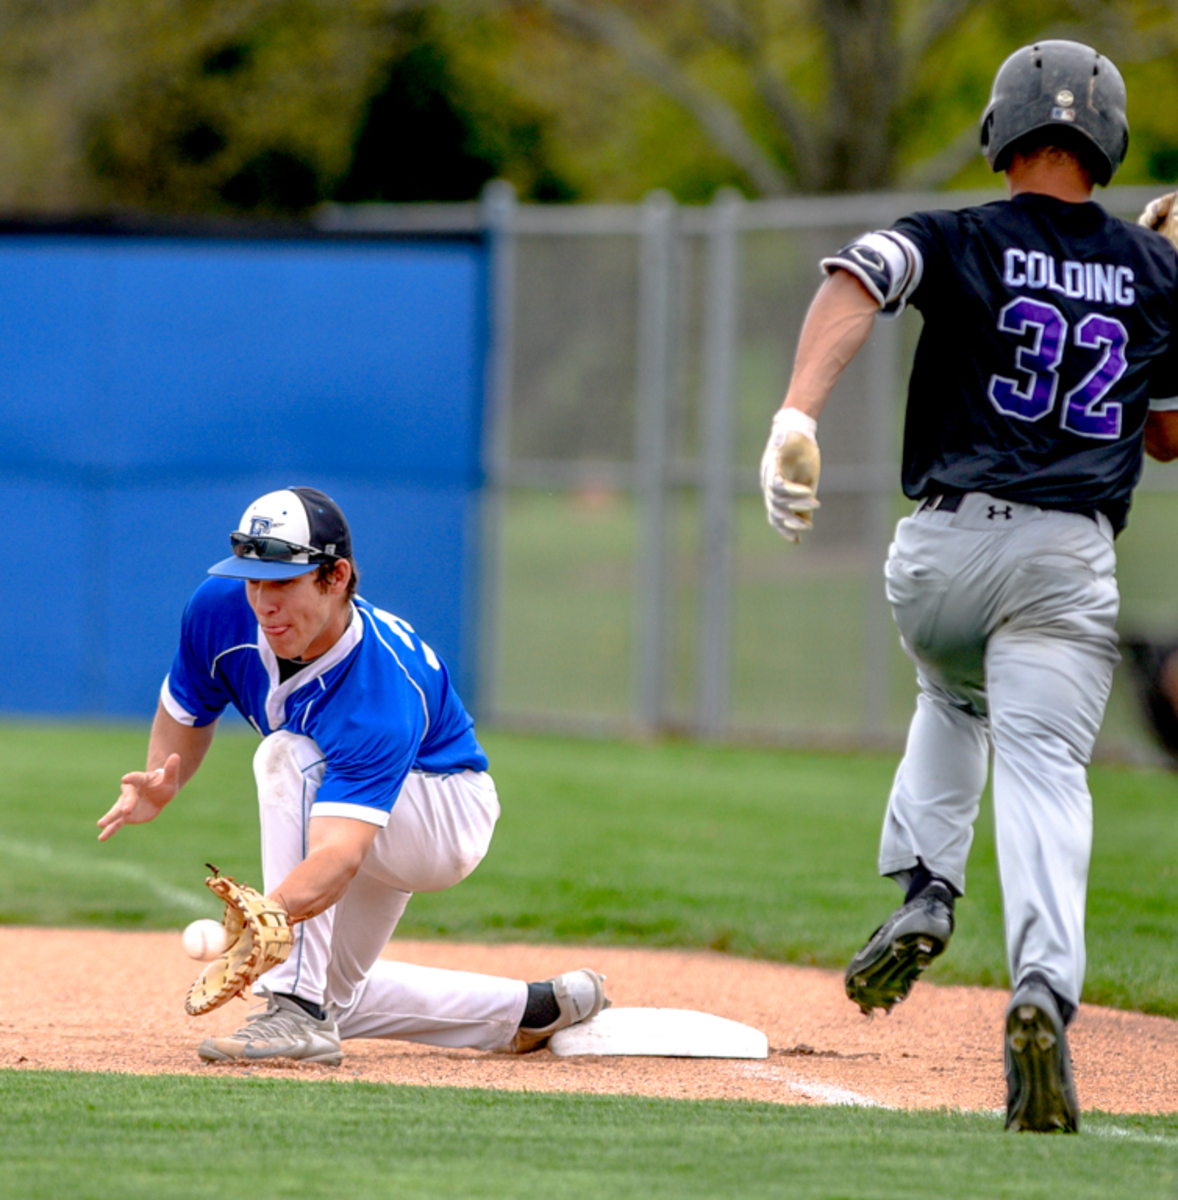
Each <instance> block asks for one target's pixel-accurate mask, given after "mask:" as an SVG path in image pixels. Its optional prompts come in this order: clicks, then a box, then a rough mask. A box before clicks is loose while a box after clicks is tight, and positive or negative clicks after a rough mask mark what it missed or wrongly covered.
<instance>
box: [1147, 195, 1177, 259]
mask: <svg viewBox="0 0 1178 1200" xmlns="http://www.w3.org/2000/svg"><path fill="white" fill-rule="evenodd" d="M1174 196H1175V193H1174V192H1167V193H1166V194H1165V195H1164V196H1158V197H1157V198H1156V199H1153V200H1151V201H1150V202H1149V203H1148V204H1147V205H1146V206H1145V209H1144V211H1143V212H1142V214H1141V216H1139V217H1138V218H1137V224H1138V225H1144V226H1145V227H1146V229H1154V230H1156V231H1157V232H1158V233H1160V234H1161V235H1162V237H1165V238H1169V239H1170V241H1171V242H1173V243H1174V245H1175V246H1178V204H1175V203H1174Z"/></svg>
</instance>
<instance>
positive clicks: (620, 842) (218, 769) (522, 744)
mask: <svg viewBox="0 0 1178 1200" xmlns="http://www.w3.org/2000/svg"><path fill="white" fill-rule="evenodd" d="M484 741H485V743H486V745H487V748H488V751H489V753H490V756H491V763H492V771H493V773H494V775H495V778H496V781H497V783H498V786H499V790H500V796H501V799H502V802H503V809H504V813H503V817H502V820H501V822H500V825H499V829H498V831H497V833H496V837H495V841H494V843H493V845H492V849H491V853H490V854H489V856H488V858H487V860H486V861H485V862H484V863H483V864H482V866H480V868H479V869H478V870H477V871H476V872H475V874H474V875H473V876H472V877H471V878H470V879H468V880H467V881H465V882H464V883H463V884H462V885H461V886H460V887H458V888H455V889H452V890H451V891H449V892H443V893H438V894H435V895H422V896H418V897H415V899H414V901H413V903H412V904H411V905H410V907H409V910H408V913H407V914H406V917H405V919H404V921H403V922H402V925H401V929H400V932H401V933H402V934H403V935H405V936H422V937H446V938H462V939H476V940H483V941H487V940H533V941H563V942H567V943H596V944H601V945H616V944H622V945H625V944H633V945H647V946H650V945H655V946H688V947H712V948H715V949H720V950H726V951H729V952H732V953H736V954H742V955H749V956H756V957H762V958H767V959H773V960H779V961H790V962H801V963H813V964H818V965H822V966H827V967H842V966H843V965H844V964H845V962H846V960H847V958H848V957H849V955H850V954H851V953H853V952H854V950H856V949H857V948H858V946H859V945H860V944H861V943H862V941H863V940H864V938H865V937H866V935H867V934H868V933H870V932H871V930H872V929H874V928H875V926H876V925H877V924H878V923H879V921H880V920H882V918H883V917H884V916H885V915H886V914H887V913H888V912H889V911H890V910H891V908H892V906H893V905H894V903H895V902H896V900H897V897H898V893H897V891H896V889H895V887H894V885H892V884H891V883H890V882H888V881H886V880H881V879H879V878H878V876H877V875H876V871H875V853H876V842H877V837H878V830H879V824H880V820H881V817H882V814H883V806H884V802H885V798H886V795H887V790H888V785H889V782H890V778H891V774H892V771H893V769H894V766H895V759H894V758H893V757H892V756H888V755H839V754H817V753H803V752H794V751H780V750H764V749H742V748H736V747H718V746H711V747H709V746H703V745H699V744H696V743H687V742H657V743H651V744H635V743H624V742H608V741H588V740H577V739H570V738H552V737H525V736H521V735H509V734H504V733H492V734H488V735H486V736H485V737H484ZM145 745H146V729H145V728H138V727H117V726H110V727H94V726H69V725H58V726H53V725H29V724H7V725H0V754H2V755H3V760H4V762H5V764H6V771H5V772H4V775H3V777H2V778H0V863H2V865H3V869H2V870H0V921H2V922H5V923H34V924H65V925H98V926H107V927H114V928H131V929H149V928H178V927H180V926H182V925H184V924H185V923H187V922H188V921H189V920H191V919H192V918H193V917H194V916H196V915H202V914H203V915H210V916H212V915H216V913H217V911H218V905H217V904H216V902H215V901H214V900H213V898H212V896H211V895H210V894H209V893H208V892H207V891H206V890H205V889H204V887H203V885H202V881H203V878H204V875H205V874H206V872H205V870H204V866H203V864H204V863H205V862H206V861H211V862H214V863H216V864H217V865H218V866H219V867H220V868H221V869H222V870H223V871H227V872H229V873H232V874H236V875H237V876H238V877H240V878H245V879H247V880H254V881H257V880H258V877H259V867H258V846H257V817H256V812H255V803H256V802H255V798H254V788H253V778H252V771H251V768H250V759H251V756H252V753H253V749H254V747H255V745H256V739H255V738H254V737H253V736H252V735H250V734H247V733H236V732H226V733H224V734H222V735H221V736H220V737H218V739H217V741H216V742H215V744H214V747H213V750H212V752H211V754H210V756H209V759H208V760H207V762H206V764H205V766H204V767H203V768H202V770H201V771H200V772H199V773H198V775H197V776H196V778H195V779H194V780H193V782H192V783H191V784H190V785H189V787H188V788H187V789H186V790H185V792H184V793H182V794H181V796H180V797H179V798H178V799H177V800H176V801H175V802H174V804H173V805H172V806H170V807H169V808H168V809H167V810H166V811H165V813H164V815H163V816H161V817H160V819H159V820H158V821H156V822H155V823H153V824H151V825H147V826H142V827H137V828H129V829H125V830H123V831H122V832H121V833H120V834H118V836H117V837H115V838H114V839H113V840H112V841H111V842H109V843H105V844H99V843H98V842H97V841H96V840H95V839H96V836H97V828H96V826H95V821H96V820H97V818H98V816H99V815H100V814H101V813H103V812H105V810H106V808H107V807H108V806H109V804H110V803H111V802H112V800H113V798H114V796H115V794H116V790H117V781H118V778H119V776H120V775H121V774H122V773H123V771H125V770H128V769H132V768H134V767H136V766H138V765H139V764H141V762H142V758H143V752H144V747H145ZM1092 783H1093V791H1094V794H1095V797H1096V812H1097V828H1096V844H1095V853H1094V859H1093V867H1092V875H1091V884H1090V887H1091V900H1090V905H1089V972H1088V983H1087V987H1086V991H1085V998H1086V999H1087V1000H1090V1001H1092V1002H1097V1003H1107V1004H1116V1005H1120V1006H1123V1007H1130V1008H1136V1009H1142V1010H1145V1011H1149V1012H1157V1013H1165V1014H1169V1015H1178V955H1175V954H1174V953H1173V941H1174V931H1175V923H1176V922H1178V821H1175V820H1174V807H1175V803H1176V802H1178V779H1176V778H1175V777H1173V776H1171V775H1169V774H1167V773H1165V772H1160V771H1153V770H1145V769H1130V768H1115V767H1100V768H1096V769H1095V770H1094V771H1093V773H1092ZM929 977H930V978H931V979H933V980H935V981H940V982H964V983H979V984H994V985H1003V984H1004V983H1005V981H1006V980H1005V960H1004V952H1003V946H1002V928H1001V903H1000V897H999V892H998V885H997V878H996V868H995V861H994V850H993V838H992V831H991V825H990V815H989V809H988V807H986V808H984V810H983V814H982V817H981V818H980V820H979V822H978V826H977V840H976V842H975V847H974V851H973V855H972V859H971V864H970V879H969V893H968V895H967V896H966V898H965V899H964V900H963V901H962V902H961V904H960V906H959V922H958V932H957V934H956V935H955V937H954V940H953V946H952V948H951V950H950V952H949V953H948V954H947V955H945V956H944V957H943V958H942V959H940V960H938V961H937V963H936V964H934V967H933V968H932V971H931V972H930V976H929Z"/></svg>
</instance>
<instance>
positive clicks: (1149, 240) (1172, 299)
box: [893, 193, 1178, 529]
mask: <svg viewBox="0 0 1178 1200" xmlns="http://www.w3.org/2000/svg"><path fill="white" fill-rule="evenodd" d="M893 231H894V233H895V234H898V235H899V236H900V237H901V238H903V239H905V240H906V242H907V244H908V245H909V246H912V247H914V248H915V251H916V259H917V260H918V261H917V262H916V269H915V270H914V272H913V278H912V286H911V290H910V292H909V295H908V297H907V298H908V299H909V300H910V302H911V304H912V305H913V306H914V307H915V308H918V309H919V310H920V312H921V313H922V315H923V317H924V330H923V332H922V333H921V337H920V342H919V345H918V348H917V352H916V360H915V363H914V365H913V370H912V377H911V382H910V386H909V392H908V412H907V418H906V421H905V430H904V456H903V485H904V492H905V494H906V495H908V496H909V497H911V498H912V499H920V498H921V497H924V496H929V495H932V494H935V493H938V492H968V491H980V492H989V493H991V494H992V495H995V496H1001V497H1003V498H1005V499H1009V500H1017V501H1022V502H1025V503H1028V504H1036V505H1039V506H1040V507H1044V508H1060V509H1066V510H1070V511H1078V512H1091V511H1095V510H1101V511H1103V512H1105V513H1106V514H1107V515H1108V516H1109V518H1110V519H1111V520H1112V522H1113V525H1114V527H1115V528H1117V529H1119V528H1121V527H1122V526H1123V525H1124V523H1125V517H1126V515H1127V513H1128V510H1129V500H1130V495H1131V492H1132V490H1133V487H1134V485H1135V484H1136V483H1137V480H1138V478H1139V476H1140V474H1141V466H1142V450H1143V430H1144V426H1145V419H1146V416H1147V415H1148V410H1149V399H1150V398H1151V397H1156V398H1163V397H1170V396H1173V395H1175V394H1176V393H1178V345H1176V338H1175V321H1176V319H1178V313H1176V311H1175V306H1176V303H1178V256H1176V255H1175V252H1174V249H1173V247H1172V246H1171V245H1170V244H1169V242H1167V241H1166V240H1165V239H1164V238H1162V237H1159V236H1158V235H1157V234H1155V233H1152V232H1150V231H1149V230H1146V229H1142V228H1139V227H1138V226H1136V225H1130V224H1128V223H1127V222H1125V221H1121V220H1119V219H1117V218H1115V217H1112V216H1110V215H1109V214H1108V213H1106V212H1105V211H1104V210H1103V209H1102V208H1101V207H1100V206H1099V205H1097V204H1094V203H1086V204H1068V203H1065V202H1064V201H1061V200H1057V199H1054V198H1053V197H1050V196H1044V195H1037V194H1029V193H1024V194H1021V195H1019V196H1016V197H1015V198H1014V199H1012V200H1006V201H1000V202H997V203H994V204H986V205H982V206H980V207H977V208H967V209H962V210H960V211H957V212H925V213H917V214H915V215H913V216H911V217H906V218H905V219H903V220H901V221H899V222H897V224H896V225H895V226H894V227H893Z"/></svg>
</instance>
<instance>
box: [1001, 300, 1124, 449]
mask: <svg viewBox="0 0 1178 1200" xmlns="http://www.w3.org/2000/svg"><path fill="white" fill-rule="evenodd" d="M998 328H999V329H1000V330H1002V332H1003V333H1009V334H1012V335H1014V336H1015V337H1019V338H1028V339H1029V340H1028V342H1027V344H1026V345H1022V346H1019V347H1018V348H1017V349H1016V351H1015V355H1014V366H1015V370H1016V371H1018V372H1019V373H1020V374H1021V376H1022V378H1021V379H1008V378H1006V376H1004V375H992V376H991V377H990V385H989V388H988V389H987V394H988V395H989V397H990V402H991V403H992V404H993V405H994V407H995V408H996V409H997V410H998V411H999V412H1000V413H1003V414H1004V415H1005V416H1008V417H1014V418H1016V419H1017V420H1020V421H1040V420H1042V419H1043V418H1044V417H1045V416H1047V415H1048V414H1049V413H1050V412H1051V411H1052V410H1053V409H1054V408H1055V400H1056V393H1057V392H1058V390H1059V374H1058V372H1059V367H1060V364H1061V363H1062V362H1063V359H1064V355H1065V354H1066V353H1069V352H1071V353H1079V354H1084V355H1086V356H1088V357H1089V358H1090V359H1091V360H1092V361H1093V366H1092V369H1091V370H1090V371H1089V372H1088V374H1087V375H1085V376H1084V378H1083V379H1082V380H1081V381H1080V382H1079V383H1078V384H1076V386H1075V387H1074V388H1072V389H1071V391H1069V392H1068V393H1067V394H1066V395H1065V396H1064V398H1063V410H1062V412H1061V413H1060V422H1059V423H1060V427H1061V428H1062V429H1066V430H1068V431H1069V432H1070V433H1074V434H1078V435H1079V436H1080V437H1087V438H1104V439H1107V440H1112V439H1115V438H1118V437H1120V436H1121V404H1120V402H1119V401H1116V400H1109V399H1108V398H1107V397H1108V393H1109V391H1110V390H1111V389H1112V387H1113V385H1114V384H1115V383H1116V382H1117V380H1118V379H1120V378H1121V376H1122V375H1123V374H1124V373H1125V367H1126V366H1127V363H1126V361H1125V348H1126V346H1127V345H1128V344H1129V335H1128V332H1127V331H1126V329H1125V327H1124V325H1122V324H1121V322H1120V321H1118V320H1117V319H1116V318H1115V317H1109V316H1105V315H1104V314H1103V313H1089V314H1088V315H1087V316H1086V317H1084V318H1082V319H1081V320H1080V321H1079V323H1078V324H1077V325H1076V327H1075V328H1074V329H1072V330H1070V331H1069V328H1068V321H1067V318H1066V317H1064V315H1063V313H1061V312H1060V311H1059V309H1058V308H1056V307H1055V305H1054V304H1048V303H1046V302H1045V301H1043V300H1032V299H1031V298H1030V297H1029V296H1019V297H1018V298H1017V299H1015V300H1012V301H1011V302H1010V303H1009V304H1008V305H1006V307H1005V308H1004V309H1003V310H1002V311H1001V312H1000V313H999V314H998ZM1069 332H1070V334H1071V336H1070V338H1069Z"/></svg>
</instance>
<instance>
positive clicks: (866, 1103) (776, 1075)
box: [741, 1063, 894, 1109]
mask: <svg viewBox="0 0 1178 1200" xmlns="http://www.w3.org/2000/svg"><path fill="white" fill-rule="evenodd" d="M741 1070H742V1072H743V1073H744V1074H746V1075H756V1076H757V1077H758V1078H761V1079H771V1080H772V1081H773V1082H774V1083H780V1084H782V1085H783V1086H784V1087H785V1088H786V1090H787V1091H791V1092H794V1093H795V1094H797V1095H799V1096H805V1097H806V1098H807V1099H810V1100H817V1101H819V1102H820V1103H822V1104H831V1105H837V1106H839V1107H845V1108H887V1109H892V1108H893V1107H894V1106H893V1105H891V1104H884V1103H882V1102H881V1101H879V1100H873V1099H872V1098H871V1097H870V1096H863V1095H860V1093H859V1092H852V1091H851V1090H850V1089H848V1088H841V1087H837V1086H835V1085H834V1084H831V1083H817V1082H815V1081H814V1080H812V1079H804V1078H802V1077H801V1076H799V1075H797V1074H796V1073H794V1072H792V1071H784V1070H782V1069H781V1068H780V1067H764V1066H761V1065H760V1064H759V1063H742V1064H741Z"/></svg>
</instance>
